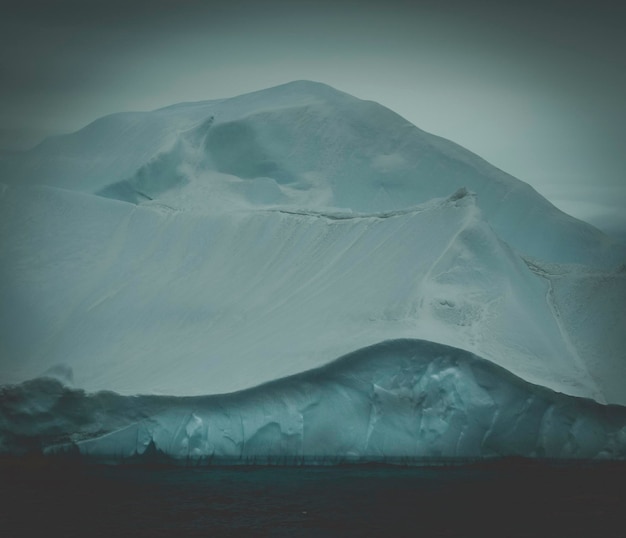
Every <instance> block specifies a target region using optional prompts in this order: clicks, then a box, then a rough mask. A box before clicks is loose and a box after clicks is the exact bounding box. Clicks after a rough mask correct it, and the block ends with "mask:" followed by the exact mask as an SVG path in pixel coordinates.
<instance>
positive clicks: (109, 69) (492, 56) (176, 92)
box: [0, 0, 626, 238]
mask: <svg viewBox="0 0 626 538" xmlns="http://www.w3.org/2000/svg"><path fill="white" fill-rule="evenodd" d="M0 4H1V5H2V15H1V17H0V81H1V83H0V148H4V149H17V148H23V147H26V146H28V145H32V144H34V143H36V142H37V141H39V140H40V139H41V138H42V137H43V136H45V135H46V134H50V133H58V132H67V131H72V130H76V129H78V128H80V127H82V126H84V125H85V124H87V123H88V122H90V121H92V120H94V119H96V118H97V117H99V116H102V115H104V114H108V113H111V112H118V111H123V110H149V109H153V108H157V107H160V106H165V105H169V104H172V103H175V102H180V101H190V100H203V99H212V98H220V97H228V96H232V95H237V94H241V93H245V92H248V91H252V90H257V89H261V88H264V87H268V86H273V85H276V84H281V83H283V82H287V81H290V80H294V79H311V80H317V81H320V82H325V83H327V84H330V85H332V86H334V87H336V88H338V89H340V90H343V91H346V92H348V93H351V94H353V95H356V96H357V97H361V98H366V99H373V100H376V101H378V102H380V103H382V104H384V105H386V106H388V107H389V108H391V109H393V110H395V111H396V112H398V113H400V114H401V115H403V116H404V117H406V118H407V119H408V120H410V121H412V122H413V123H415V124H416V125H418V126H419V127H421V128H423V129H425V130H427V131H430V132H433V133H435V134H439V135H441V136H444V137H446V138H450V139H452V140H454V141H455V142H458V143H459V144H461V145H463V146H465V147H467V148H468V149H471V150H472V151H474V152H476V153H478V154H479V155H481V156H482V157H484V158H486V159H487V160H489V161H490V162H492V163H493V164H495V165H497V166H499V167H500V168H502V169H504V170H506V171H507V172H510V173H512V174H513V175H515V176H516V177H519V178H520V179H522V180H524V181H527V182H528V183H531V184H532V185H533V186H535V188H537V189H538V190H539V191H540V192H542V193H543V194H545V195H546V196H548V198H550V199H551V200H552V201H553V202H555V203H556V204H557V205H559V206H560V207H562V208H564V209H565V210H566V211H568V212H570V213H572V214H575V215H576V216H580V217H581V218H585V219H586V220H589V221H591V222H593V223H595V224H597V225H600V226H601V227H603V228H605V229H610V230H611V231H616V233H622V232H623V231H625V230H626V216H623V214H624V213H626V212H625V211H624V210H623V208H624V207H625V206H626V98H625V97H624V96H625V95H626V30H625V28H626V7H621V4H622V3H621V2H617V1H616V2H609V1H607V0H600V1H596V2H591V1H589V2H585V3H583V2H566V1H562V0H559V1H555V0H547V1H543V2H538V1H533V0H531V1H527V2H523V3H522V2H514V3H511V2H503V1H499V2H495V1H488V0H482V1H471V0H466V1H463V2H461V1H458V0H454V1H445V0H439V1H417V2H402V1H399V0H387V1H384V2H383V1H381V0H378V1H375V0H364V1H359V2H357V1H341V0H337V1H336V2H329V1H321V2H320V1H318V2H312V1H311V2H306V1H305V2H298V1H295V0H292V1H290V2H288V1H282V0H270V1H266V2H263V1H261V0H257V1H255V2H252V1H246V0H241V1H238V0H233V1H230V2H216V1H213V0H209V1H201V0H191V1H185V0H178V1H174V0H139V1H133V0H126V1H120V0H107V1H99V0H91V1H90V0H60V1H54V0H48V1H42V0H38V1H30V0H21V1H19V2H18V1H13V0H9V1H6V0H0ZM625 6H626V5H625ZM620 229H621V231H620ZM624 237H625V238H626V233H625V234H624Z"/></svg>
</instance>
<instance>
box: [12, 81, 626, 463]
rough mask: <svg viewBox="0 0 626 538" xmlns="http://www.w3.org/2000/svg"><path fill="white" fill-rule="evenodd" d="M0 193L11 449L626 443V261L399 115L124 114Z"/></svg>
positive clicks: (358, 110) (26, 161)
mask: <svg viewBox="0 0 626 538" xmlns="http://www.w3.org/2000/svg"><path fill="white" fill-rule="evenodd" d="M0 182H2V188H1V189H0V244H2V250H1V251H0V385H1V386H2V387H3V388H2V389H1V390H2V391H3V392H2V394H3V396H2V400H1V401H0V407H2V423H1V424H0V438H1V439H2V448H0V450H5V451H8V452H11V451H18V452H19V451H24V450H27V449H26V448H25V447H26V445H28V446H30V447H33V446H35V447H39V448H38V449H40V450H45V451H48V452H55V451H57V450H61V451H62V450H65V449H67V447H68V446H71V447H74V448H72V450H74V449H76V448H77V449H78V450H79V451H80V452H81V453H83V454H86V455H93V456H94V457H96V456H97V457H102V458H106V457H119V458H127V457H131V456H132V455H133V454H135V455H137V454H142V453H143V452H145V450H148V448H147V447H150V448H149V450H156V451H158V452H162V453H163V454H166V455H168V456H169V457H172V458H175V459H183V460H184V459H186V458H192V459H198V460H202V461H205V460H208V459H211V458H218V459H219V458H222V460H228V459H233V460H236V461H242V460H243V461H248V460H250V461H251V460H255V461H260V460H262V459H263V458H270V459H271V458H286V459H290V458H291V459H293V460H294V461H295V460H297V459H298V458H300V459H301V460H315V461H322V460H325V459H327V458H330V459H332V458H335V459H342V458H347V459H350V458H353V459H357V460H359V459H363V458H365V459H372V460H374V461H383V460H388V459H393V458H403V457H406V458H409V459H412V458H413V459H416V458H424V457H426V458H427V457H479V456H489V455H511V454H517V455H530V456H535V457H542V456H545V457H622V456H623V445H624V431H623V427H624V424H623V408H622V407H620V406H624V405H626V386H625V385H624V383H623V381H622V380H623V379H626V357H625V356H624V349H626V332H625V331H623V327H624V326H626V310H624V308H623V305H624V304H626V263H625V261H626V249H625V248H624V247H623V246H621V245H619V244H617V243H615V242H614V241H612V240H611V239H609V238H608V237H606V236H605V235H604V234H602V233H601V232H600V231H598V230H596V229H595V228H593V227H591V226H590V225H588V224H586V223H583V222H581V221H578V220H576V219H574V218H572V217H570V216H568V215H565V214H564V213H562V212H560V211H559V210H558V209H556V208H555V207H554V206H552V205H551V204H550V203H549V202H548V201H547V200H545V199H544V198H542V197H541V196H540V195H539V194H538V193H536V192H535V191H534V190H533V189H532V188H531V187H529V186H528V185H526V184H525V183H523V182H521V181H519V180H517V179H515V178H513V177H512V176H509V175H508V174H506V173H504V172H502V171H500V170H498V169H496V168H495V167H493V166H491V165H489V164H488V163H486V162H485V161H483V160H482V159H480V158H479V157H478V156H476V155H473V154H472V153H470V152H468V151H466V150H465V149H463V148H461V147H459V146H457V145H455V144H454V143H452V142H450V141H447V140H443V139H441V138H439V137H436V136H433V135H431V134H428V133H425V132H424V131H422V130H420V129H419V128H417V127H415V126H413V125H411V124H410V123H408V122H407V121H406V120H404V119H403V118H401V117H400V116H398V115H397V114H395V113H393V112H392V111H390V110H388V109H386V108H385V107H383V106H381V105H379V104H377V103H372V102H368V101H362V100H359V99H356V98H354V97H352V96H349V95H347V94H344V93H342V92H339V91H337V90H334V89H333V88H330V87H328V86H326V85H323V84H318V83H313V82H307V81H298V82H294V83H290V84H286V85H282V86H278V87H276V88H270V89H267V90H262V91H259V92H254V93H251V94H246V95H243V96H238V97H234V98H230V99H221V100H216V101H205V102H200V103H183V104H179V105H174V106H171V107H167V108H164V109H159V110H155V111H151V112H142V113H121V114H114V115H112V116H107V117H105V118H102V119H100V120H97V121H95V122H94V123H92V124H90V125H88V126H87V127H85V128H84V129H82V130H81V131H78V132H77V133H73V134H69V135H63V136H58V137H53V138H50V139H48V140H46V141H44V142H43V143H42V144H40V145H39V146H37V147H36V148H34V149H32V150H30V151H27V152H23V153H19V154H15V155H11V156H7V157H6V158H4V159H3V160H1V161H0ZM338 357H343V358H341V359H338V360H337V358H338ZM403 364H404V365H405V366H402V365H403ZM403 368H404V369H403ZM394 380H395V381H394ZM70 381H71V383H72V384H73V387H74V388H69V383H70ZM137 395H141V396H137ZM63 447H65V448H63ZM285 461H286V460H285Z"/></svg>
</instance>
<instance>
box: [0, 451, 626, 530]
mask: <svg viewBox="0 0 626 538" xmlns="http://www.w3.org/2000/svg"><path fill="white" fill-rule="evenodd" d="M0 473H1V474H0V480H1V483H0V536H1V537H6V538H9V537H19V536H54V537H57V536H68V537H69V536H77V537H78V536H81V537H82V536H85V537H92V536H145V537H148V536H149V537H165V536H168V537H169V536H176V537H185V536H312V537H317V536H320V537H325V536H329V537H335V536H337V537H343V536H390V537H393V536H416V537H424V538H428V537H435V536H450V537H451V536H460V537H473V536H477V537H487V536H498V537H503V538H509V537H521V536H523V537H538V536H547V537H558V536H564V537H565V536H566V537H585V538H591V537H593V538H603V537H616V538H617V537H619V538H623V537H625V536H626V466H625V465H624V464H604V465H591V466H590V465H584V466H583V465H575V464H571V465H548V464H529V463H519V462H517V463H499V464H491V465H482V466H476V465H466V466H457V467H437V468H423V467H422V468H420V467H412V468H404V467H384V466H381V467H357V466H353V467H300V468H298V467H283V468H280V467H227V468H218V467H214V468H195V469H194V468H172V467H107V466H95V465H92V466H77V465H67V466H59V465H50V464H48V463H45V462H44V463H41V462H40V463H38V464H28V465H26V464H5V465H3V466H2V467H1V469H0Z"/></svg>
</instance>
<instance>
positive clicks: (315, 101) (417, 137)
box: [0, 81, 626, 267]
mask: <svg viewBox="0 0 626 538" xmlns="http://www.w3.org/2000/svg"><path fill="white" fill-rule="evenodd" d="M0 175H1V176H2V177H4V178H6V179H5V180H6V181H10V182H12V183H18V182H19V183H22V184H23V183H29V184H34V183H36V184H41V183H44V184H47V185H51V186H55V187H61V188H65V189H71V190H79V191H83V192H91V193H99V194H102V195H105V196H109V197H113V198H117V199H122V200H127V201H132V202H134V203H145V202H148V203H150V202H155V201H158V202H160V203H165V204H167V205H168V206H170V207H176V208H179V209H190V208H193V209H195V210H198V211H205V212H206V211H210V212H215V211H218V210H221V211H224V210H226V211H228V210H232V209H234V208H241V207H242V206H243V207H258V206H267V205H283V206H284V205H296V206H300V207H308V208H309V209H324V208H328V207H334V208H341V209H349V210H352V211H357V212H381V211H390V210H398V209H403V208H406V207H410V206H415V205H418V204H421V203H424V202H427V201H428V200H431V199H432V198H441V197H445V196H448V195H449V194H450V193H451V192H454V191H455V190H456V189H458V188H461V187H466V188H468V189H469V190H471V191H472V192H475V193H477V195H478V200H479V204H480V207H481V209H482V211H483V214H484V215H485V218H486V219H487V221H488V222H489V223H490V224H491V225H492V226H493V227H494V229H495V230H496V232H497V233H498V234H499V235H500V236H501V237H502V238H503V239H504V240H505V241H507V242H508V243H509V244H510V245H511V246H513V247H514V248H516V249H517V250H519V251H520V252H521V253H523V254H526V255H529V256H531V257H534V258H539V259H543V260H547V261H555V262H575V263H586V264H592V265H596V266H604V267H608V266H614V265H617V264H618V262H620V261H622V260H623V259H624V257H626V251H625V250H624V249H623V248H622V247H619V246H618V245H617V244H614V243H612V242H611V241H610V240H609V239H608V238H607V237H606V236H604V235H603V234H602V233H600V232H599V231H598V230H595V229H594V228H592V227H591V226H589V225H587V224H584V223H582V222H580V221H577V220H576V219H573V218H571V217H568V216H567V215H565V214H563V213H561V212H560V211H559V210H557V209H556V208H555V207H554V206H552V205H551V204H550V203H549V202H547V201H546V200H545V199H544V198H543V197H541V196H540V195H539V194H538V193H537V192H535V191H534V190H533V189H532V188H531V187H530V186H528V185H527V184H525V183H523V182H521V181H519V180H517V179H515V178H513V177H512V176H510V175H508V174H506V173H504V172H502V171H501V170H499V169H497V168H495V167H494V166H491V165H490V164H488V163H487V162H485V161H484V160H483V159H481V158H480V157H478V156H476V155H474V154H472V153H471V152H469V151H467V150H465V149H463V148H461V147H459V146H458V145H456V144H454V143H452V142H450V141H448V140H444V139H442V138H439V137H436V136H433V135H431V134H428V133H426V132H424V131H422V130H421V129H419V128H417V127H416V126H414V125H412V124H411V123H409V122H408V121H407V120H405V119H404V118H402V117H400V116H399V115H397V114H396V113H394V112H392V111H391V110H389V109H387V108H385V107H384V106H382V105H380V104H378V103H374V102H371V101H363V100H360V99H357V98H355V97H352V96H350V95H348V94H345V93H343V92H340V91H337V90H335V89H333V88H331V87H329V86H326V85H324V84H319V83H314V82H307V81H297V82H293V83H290V84H285V85H282V86H277V87H275V88H269V89H267V90H262V91H258V92H254V93H251V94H246V95H242V96H238V97H233V98H231V99H221V100H216V101H204V102H199V103H184V104H181V105H175V106H171V107H167V108H164V109H160V110H155V111H152V112H142V113H125V114H115V115H112V116H107V117H106V118H102V119H101V120H97V121H96V122H94V123H92V124H90V125H89V126H87V127H85V128H84V129H82V130H81V131H78V132H77V133H74V134H71V135H66V136H60V137H55V138H52V139H49V140H47V141H45V142H44V143H42V144H41V145H40V146H38V147H37V148H35V149H33V150H32V151H29V152H25V153H23V154H20V155H17V156H15V157H13V158H11V159H8V160H6V161H3V162H0Z"/></svg>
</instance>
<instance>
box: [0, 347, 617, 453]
mask: <svg viewBox="0 0 626 538" xmlns="http://www.w3.org/2000/svg"><path fill="white" fill-rule="evenodd" d="M1 396H2V398H1V400H0V401H1V402H2V403H1V405H0V443H2V444H1V445H0V448H1V449H4V450H11V451H13V452H20V451H22V452H24V451H29V450H35V449H43V450H44V451H46V452H48V453H56V454H68V453H76V452H79V453H80V454H82V455H84V456H87V457H90V458H93V459H94V460H96V461H125V460H126V461H132V458H134V457H137V456H141V455H143V454H145V453H146V451H148V453H150V454H151V455H154V454H156V453H160V454H162V455H165V456H169V457H171V458H173V459H174V460H178V461H190V460H191V461H195V462H212V463H219V462H228V463H252V462H256V463H267V462H273V463H302V462H305V463H306V462H313V463H315V462H317V463H322V462H341V461H393V462H398V461H405V462H411V461H420V460H421V459H423V458H454V457H462V458H475V457H493V456H506V455H509V456H510V455H518V456H529V457H559V458H617V457H624V456H626V408H624V407H620V406H604V405H600V404H597V403H595V402H592V401H590V400H585V399H581V398H574V397H569V396H565V395H562V394H558V393H555V392H553V391H550V390H547V389H544V388H542V387H538V386H535V385H531V384H529V383H526V382H524V381H522V380H521V379H519V378H517V377H515V376H513V375H511V374H510V373H509V372H507V371H506V370H504V369H502V368H500V367H497V366H495V365H493V364H491V363H489V362H487V361H485V360H482V359H480V358H478V357H476V356H475V355H473V354H471V353H468V352H466V351H462V350H459V349H455V348H451V347H448V346H444V345H441V344H433V343H432V342H425V341H420V340H395V341H387V342H383V343H380V344H377V345H374V346H371V347H368V348H364V349H360V350H358V351H355V352H353V353H351V354H349V355H346V356H344V357H342V358H340V359H338V360H336V361H334V362H332V363H330V364H328V365H326V366H323V367H321V368H318V369H315V370H311V371H308V372H304V373H301V374H297V375H294V376H291V377H287V378H284V379H280V380H277V381H273V382H270V383H267V384H264V385H261V386H258V387H255V388H252V389H248V390H244V391H241V392H238V393H233V394H226V395H215V396H199V397H187V398H173V397H164V396H162V397H158V396H141V397H130V396H126V397H124V396H119V395H116V394H114V393H107V392H101V393H96V394H86V393H84V392H83V391H79V390H74V389H70V388H67V387H64V386H63V385H62V384H61V383H60V382H59V381H57V380H54V379H51V378H39V379H36V380H33V381H29V382H25V383H23V384H21V385H18V386H12V387H5V388H4V389H2V393H1Z"/></svg>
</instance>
